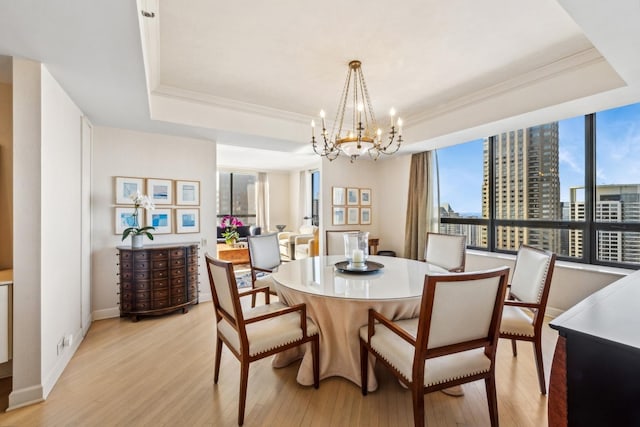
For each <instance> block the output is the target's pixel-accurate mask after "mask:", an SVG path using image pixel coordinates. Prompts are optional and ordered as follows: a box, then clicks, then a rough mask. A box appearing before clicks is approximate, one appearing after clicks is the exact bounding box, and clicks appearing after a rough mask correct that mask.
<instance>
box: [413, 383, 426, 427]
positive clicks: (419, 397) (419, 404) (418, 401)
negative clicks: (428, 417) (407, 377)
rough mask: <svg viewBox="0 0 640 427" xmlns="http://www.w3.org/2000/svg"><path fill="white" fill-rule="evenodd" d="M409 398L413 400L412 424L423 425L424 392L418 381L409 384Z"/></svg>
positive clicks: (417, 426)
mask: <svg viewBox="0 0 640 427" xmlns="http://www.w3.org/2000/svg"><path fill="white" fill-rule="evenodd" d="M411 398H412V400H413V424H414V426H415V427H424V393H423V392H422V387H421V386H420V385H419V384H418V383H415V382H414V383H413V384H411Z"/></svg>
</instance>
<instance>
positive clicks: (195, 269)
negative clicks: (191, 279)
mask: <svg viewBox="0 0 640 427" xmlns="http://www.w3.org/2000/svg"><path fill="white" fill-rule="evenodd" d="M187 273H188V274H193V273H198V266H197V265H190V266H188V267H187Z"/></svg>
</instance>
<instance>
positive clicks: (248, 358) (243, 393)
mask: <svg viewBox="0 0 640 427" xmlns="http://www.w3.org/2000/svg"><path fill="white" fill-rule="evenodd" d="M205 260H206V263H207V272H208V274H209V285H210V286H211V295H212V297H213V307H214V311H215V315H216V324H217V323H218V322H220V321H221V320H222V319H223V318H224V319H225V320H226V321H227V322H229V323H230V324H231V325H232V326H233V327H234V329H236V331H237V332H238V337H239V338H240V351H236V350H235V349H234V348H233V345H232V344H231V343H230V342H229V341H227V339H226V338H225V337H221V336H220V335H219V334H218V333H216V353H215V367H214V377H213V382H214V384H217V383H218V377H219V374H220V358H221V357H222V343H223V342H224V343H225V344H226V346H227V348H228V349H229V350H230V351H231V353H232V354H233V355H234V356H235V357H236V358H237V359H238V361H239V362H240V396H239V399H240V401H239V406H238V425H242V424H243V422H244V410H245V403H246V399H247V382H248V379H249V364H250V363H251V362H254V361H256V360H260V359H263V358H265V357H268V356H271V355H273V354H276V353H279V352H281V351H284V350H287V349H290V348H294V347H297V346H299V345H302V344H305V343H308V342H310V343H311V350H312V352H313V353H312V356H313V387H314V388H316V389H317V388H318V387H319V386H320V353H319V343H320V338H319V334H314V335H311V336H309V335H307V306H306V305H305V304H296V305H293V306H290V307H287V308H284V309H282V310H278V311H275V312H271V313H267V314H263V315H261V316H256V317H252V318H250V319H246V320H245V318H244V316H243V312H242V307H241V304H240V297H241V296H246V295H255V294H257V293H259V292H263V293H264V294H265V301H266V303H267V304H268V303H269V302H270V300H269V292H268V289H267V288H256V289H252V290H250V291H247V292H246V293H243V294H242V295H240V294H239V293H238V288H237V285H236V280H235V276H234V274H233V264H232V263H231V262H227V261H221V260H218V259H216V258H213V257H211V256H210V255H209V254H205ZM211 265H215V266H217V267H223V268H225V269H226V275H227V280H228V284H229V288H230V292H231V298H232V300H233V311H234V313H233V314H232V313H228V312H227V311H225V310H224V309H223V308H222V307H221V305H220V300H219V299H218V294H217V292H216V289H215V285H214V281H213V274H212V273H211ZM295 312H298V313H299V314H300V328H301V329H302V338H301V339H299V340H296V341H293V342H290V343H288V344H286V345H283V346H280V347H277V348H274V349H271V350H269V351H265V352H263V353H260V354H256V355H253V356H252V355H250V354H249V340H248V337H247V331H246V326H247V325H249V324H252V323H256V322H261V321H263V320H267V319H271V318H275V317H278V316H282V315H284V314H288V313H295Z"/></svg>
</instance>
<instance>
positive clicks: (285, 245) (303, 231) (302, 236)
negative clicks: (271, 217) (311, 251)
mask: <svg viewBox="0 0 640 427" xmlns="http://www.w3.org/2000/svg"><path fill="white" fill-rule="evenodd" d="M317 229H318V227H317V226H315V225H301V226H300V229H299V232H297V233H296V232H293V231H281V232H280V233H278V243H279V245H280V254H281V255H283V256H285V257H287V258H288V259H290V260H294V259H296V255H297V250H296V247H297V245H298V244H300V245H308V242H309V240H310V239H312V238H313V234H314V232H315V231H316V230H317ZM306 252H308V251H307V250H306V249H304V250H303V251H301V252H300V254H304V253H306ZM307 256H308V255H307Z"/></svg>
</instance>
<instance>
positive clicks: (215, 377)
mask: <svg viewBox="0 0 640 427" xmlns="http://www.w3.org/2000/svg"><path fill="white" fill-rule="evenodd" d="M221 357H222V340H221V339H220V338H218V339H217V340H216V360H215V365H214V366H215V367H214V369H213V383H214V384H218V376H220V358H221Z"/></svg>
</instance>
